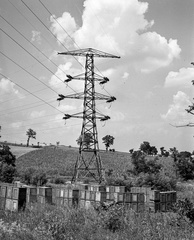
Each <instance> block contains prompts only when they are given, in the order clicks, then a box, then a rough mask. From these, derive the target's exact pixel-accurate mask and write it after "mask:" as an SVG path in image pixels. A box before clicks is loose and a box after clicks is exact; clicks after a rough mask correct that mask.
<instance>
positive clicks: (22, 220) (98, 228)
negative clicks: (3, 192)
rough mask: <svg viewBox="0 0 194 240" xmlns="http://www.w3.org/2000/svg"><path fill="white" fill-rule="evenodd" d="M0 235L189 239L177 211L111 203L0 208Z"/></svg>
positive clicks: (53, 239)
mask: <svg viewBox="0 0 194 240" xmlns="http://www.w3.org/2000/svg"><path fill="white" fill-rule="evenodd" d="M0 219H1V220H0V239H4V240H10V239H12V240H22V239H23V240H26V239H30V240H39V239H41V240H63V239H67V240H68V239H69V240H70V239H71V240H78V239H79V240H105V239H106V240H107V239H109V240H110V239H111V240H118V239H119V240H140V239H170V240H183V239H193V229H192V227H191V225H190V224H188V223H187V222H185V221H181V219H180V218H179V215H178V214H177V213H165V214H163V213H157V214H152V213H151V214H150V213H142V214H136V213H135V212H134V211H130V210H127V209H123V208H122V207H120V206H116V205H115V206H114V205H113V206H112V207H109V208H108V209H107V210H103V209H102V210H100V211H98V212H97V211H95V210H94V209H93V208H89V209H87V210H85V209H73V208H68V207H65V206H64V207H58V208H56V207H54V206H47V205H46V206H41V207H40V206H39V205H34V206H33V208H31V209H28V210H26V211H24V212H19V213H9V212H6V214H5V213H4V212H3V211H1V212H0Z"/></svg>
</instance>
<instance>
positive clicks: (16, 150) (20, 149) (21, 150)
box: [9, 145, 36, 159]
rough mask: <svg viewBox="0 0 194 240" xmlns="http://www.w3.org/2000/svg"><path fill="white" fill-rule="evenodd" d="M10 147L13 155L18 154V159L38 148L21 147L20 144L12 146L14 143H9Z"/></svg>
mask: <svg viewBox="0 0 194 240" xmlns="http://www.w3.org/2000/svg"><path fill="white" fill-rule="evenodd" d="M9 147H10V151H11V152H12V153H13V155H15V156H16V159H17V158H19V157H20V156H22V155H24V154H26V153H28V152H32V151H35V150H36V148H32V147H20V146H12V145H9Z"/></svg>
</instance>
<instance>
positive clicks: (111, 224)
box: [99, 204, 125, 232]
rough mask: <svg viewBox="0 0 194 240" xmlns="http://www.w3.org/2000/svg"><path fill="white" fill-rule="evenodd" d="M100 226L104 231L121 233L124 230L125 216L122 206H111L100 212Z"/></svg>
mask: <svg viewBox="0 0 194 240" xmlns="http://www.w3.org/2000/svg"><path fill="white" fill-rule="evenodd" d="M99 217H100V219H101V224H102V225H103V227H104V228H105V229H108V230H110V231H112V232H116V231H121V230H123V229H124V228H125V215H124V207H123V205H116V204H113V205H111V206H110V207H109V208H108V211H107V209H106V208H105V210H104V209H103V208H102V209H101V210H100V215H99Z"/></svg>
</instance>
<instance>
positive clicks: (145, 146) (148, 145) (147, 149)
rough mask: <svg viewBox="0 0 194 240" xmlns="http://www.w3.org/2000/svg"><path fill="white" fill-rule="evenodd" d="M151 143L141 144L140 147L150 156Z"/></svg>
mask: <svg viewBox="0 0 194 240" xmlns="http://www.w3.org/2000/svg"><path fill="white" fill-rule="evenodd" d="M150 147H151V146H150V143H149V142H146V141H144V142H143V143H141V145H140V148H139V149H140V150H141V151H142V152H144V153H146V154H149V151H150Z"/></svg>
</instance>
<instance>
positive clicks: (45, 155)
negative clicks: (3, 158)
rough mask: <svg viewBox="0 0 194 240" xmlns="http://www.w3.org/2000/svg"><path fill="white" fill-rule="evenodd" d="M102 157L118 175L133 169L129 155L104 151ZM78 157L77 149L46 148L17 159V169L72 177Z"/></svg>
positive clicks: (108, 167) (106, 165) (107, 167)
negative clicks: (32, 168) (33, 169)
mask: <svg viewBox="0 0 194 240" xmlns="http://www.w3.org/2000/svg"><path fill="white" fill-rule="evenodd" d="M13 153H14V152H13ZM100 156H101V159H102V162H103V165H104V167H105V169H107V170H108V169H113V170H114V172H115V174H117V175H121V174H122V173H123V171H125V170H126V169H129V168H131V161H130V159H131V157H130V154H129V153H122V152H105V151H102V152H100ZM77 157H78V149H77V148H69V147H65V146H61V147H44V148H41V149H38V150H34V151H31V152H28V153H26V154H24V155H22V156H20V157H19V158H17V160H16V167H17V169H18V171H22V170H25V169H26V168H28V167H34V168H39V169H40V168H41V169H43V170H44V171H45V172H47V173H49V174H52V173H53V174H56V173H58V174H60V175H66V176H68V175H70V176H72V173H73V169H74V164H75V162H76V159H77Z"/></svg>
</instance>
